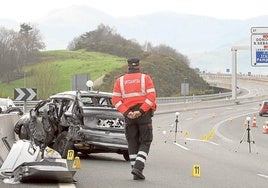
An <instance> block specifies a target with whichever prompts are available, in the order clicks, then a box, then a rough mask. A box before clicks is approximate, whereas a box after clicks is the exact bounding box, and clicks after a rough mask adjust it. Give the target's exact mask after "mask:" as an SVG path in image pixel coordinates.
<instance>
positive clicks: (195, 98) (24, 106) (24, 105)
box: [14, 92, 232, 112]
mask: <svg viewBox="0 0 268 188" xmlns="http://www.w3.org/2000/svg"><path fill="white" fill-rule="evenodd" d="M231 96H232V92H227V93H217V94H210V95H192V96H181V97H158V98H157V99H156V101H157V104H169V103H182V102H199V101H206V100H214V99H222V98H230V97H231ZM38 102H39V101H26V102H24V101H14V104H15V105H16V106H17V107H19V108H21V110H22V111H23V112H28V111H29V110H30V109H31V108H34V106H35V105H36V104H37V103H38Z"/></svg>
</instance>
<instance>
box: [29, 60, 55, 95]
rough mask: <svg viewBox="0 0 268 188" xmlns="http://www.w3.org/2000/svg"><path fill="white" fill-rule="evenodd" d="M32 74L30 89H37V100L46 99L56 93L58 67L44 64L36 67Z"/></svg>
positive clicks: (47, 63)
mask: <svg viewBox="0 0 268 188" xmlns="http://www.w3.org/2000/svg"><path fill="white" fill-rule="evenodd" d="M33 72H34V73H33V76H32V77H31V81H30V83H31V85H32V87H35V88H37V94H38V98H39V99H46V98H48V97H49V95H51V93H57V92H58V91H57V85H58V82H59V79H58V74H59V67H57V66H54V65H53V64H51V63H49V62H46V63H41V64H40V65H38V66H37V67H36V68H35V69H34V70H33Z"/></svg>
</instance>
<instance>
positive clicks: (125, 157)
mask: <svg viewBox="0 0 268 188" xmlns="http://www.w3.org/2000/svg"><path fill="white" fill-rule="evenodd" d="M123 157H124V159H125V161H129V160H130V159H129V154H128V152H127V151H126V152H124V153H123Z"/></svg>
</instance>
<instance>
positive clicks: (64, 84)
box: [0, 50, 126, 99]
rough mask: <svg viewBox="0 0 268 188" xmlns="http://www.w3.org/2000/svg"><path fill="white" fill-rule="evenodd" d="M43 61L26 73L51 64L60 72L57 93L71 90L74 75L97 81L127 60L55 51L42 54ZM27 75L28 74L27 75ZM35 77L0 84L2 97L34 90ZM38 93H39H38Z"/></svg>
mask: <svg viewBox="0 0 268 188" xmlns="http://www.w3.org/2000/svg"><path fill="white" fill-rule="evenodd" d="M42 55H43V57H42V61H41V62H40V63H37V64H35V65H32V66H26V67H23V70H24V71H25V72H33V74H34V70H36V69H38V66H41V63H46V62H47V63H49V65H52V66H53V67H55V68H57V69H58V70H59V72H58V80H59V81H58V85H57V90H58V91H57V92H61V91H66V90H70V89H71V83H72V75H74V74H89V75H90V79H91V80H93V81H94V80H96V79H97V78H99V77H100V76H102V75H105V74H107V73H109V72H111V71H112V70H114V69H117V68H120V67H122V66H125V64H126V60H125V59H124V58H120V57H117V56H113V55H109V54H104V53H98V52H86V51H84V50H80V51H68V50H55V51H44V52H42ZM26 75H27V74H26ZM32 78H33V76H28V77H26V80H24V79H19V80H15V81H12V82H10V83H9V84H5V83H1V84H0V97H10V98H12V99H14V88H22V87H25V85H24V83H25V81H26V87H27V88H32V87H34V86H32V85H31V84H30V83H31V79H32ZM37 92H38V91H37Z"/></svg>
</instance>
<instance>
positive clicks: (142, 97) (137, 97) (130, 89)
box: [112, 72, 156, 114]
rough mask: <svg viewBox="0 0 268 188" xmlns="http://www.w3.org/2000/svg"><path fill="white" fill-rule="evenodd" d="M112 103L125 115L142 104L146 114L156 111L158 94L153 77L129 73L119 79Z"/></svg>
mask: <svg viewBox="0 0 268 188" xmlns="http://www.w3.org/2000/svg"><path fill="white" fill-rule="evenodd" d="M112 103H113V105H114V106H115V107H116V109H117V110H118V111H119V112H121V113H122V114H124V113H125V112H126V111H127V110H128V109H129V108H130V107H132V106H135V105H136V104H142V105H141V107H140V109H142V110H143V111H144V112H147V111H149V110H150V109H152V110H155V109H156V92H155V88H154V84H153V81H152V79H151V77H150V76H149V75H147V74H144V73H140V72H138V73H129V74H125V75H123V76H121V77H119V78H117V80H116V82H115V84H114V89H113V97H112Z"/></svg>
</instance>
